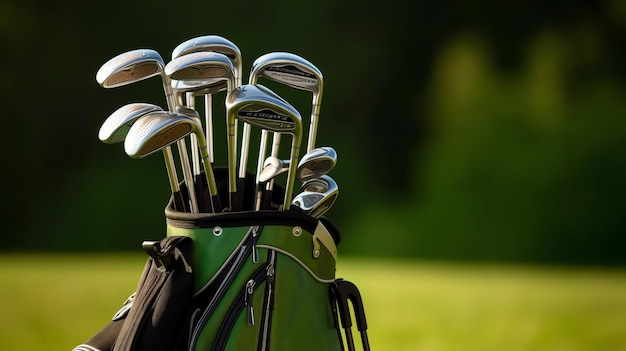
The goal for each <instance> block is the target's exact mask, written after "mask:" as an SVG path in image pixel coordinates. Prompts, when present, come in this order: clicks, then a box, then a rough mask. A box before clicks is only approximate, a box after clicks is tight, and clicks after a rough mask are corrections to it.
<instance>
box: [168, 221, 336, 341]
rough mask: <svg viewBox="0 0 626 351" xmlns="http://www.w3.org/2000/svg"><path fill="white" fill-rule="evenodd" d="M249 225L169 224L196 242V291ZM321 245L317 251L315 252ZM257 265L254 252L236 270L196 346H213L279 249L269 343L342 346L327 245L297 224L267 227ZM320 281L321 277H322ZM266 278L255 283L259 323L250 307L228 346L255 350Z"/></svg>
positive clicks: (172, 232) (259, 243)
mask: <svg viewBox="0 0 626 351" xmlns="http://www.w3.org/2000/svg"><path fill="white" fill-rule="evenodd" d="M249 229H250V227H248V226H245V227H225V228H222V232H221V234H220V235H219V236H217V235H215V234H214V231H213V228H194V229H183V228H176V227H173V226H171V225H168V231H167V233H168V236H172V235H186V236H190V237H191V238H193V240H194V250H195V252H194V259H195V262H196V267H195V270H194V272H195V274H196V289H200V288H201V287H202V286H204V285H205V284H206V283H207V282H208V281H209V280H210V279H211V277H213V276H214V275H215V274H216V273H217V272H218V270H219V268H220V267H221V266H222V264H223V263H224V262H225V261H226V260H227V259H228V257H229V256H230V255H231V253H232V252H233V251H234V250H236V248H237V246H238V245H239V244H240V243H241V241H242V239H243V238H244V237H245V235H246V233H248V231H249ZM315 249H319V250H320V252H319V255H317V257H315V256H316V254H315V253H314V251H315ZM257 251H258V253H259V263H253V262H252V258H251V255H250V256H248V257H247V258H246V262H245V263H244V265H243V267H242V268H241V269H240V271H239V272H238V273H237V276H236V278H235V280H234V281H233V284H232V285H231V287H230V288H229V289H228V291H227V292H226V294H225V295H224V297H223V299H222V300H221V301H220V303H219V305H218V307H217V309H216V310H215V312H214V313H213V314H212V315H211V317H210V318H209V320H208V322H207V323H206V325H205V326H204V328H203V329H202V332H201V334H200V336H199V338H198V341H197V343H196V348H195V349H196V350H198V351H199V350H211V348H212V347H213V343H214V341H215V339H216V337H217V334H218V332H219V330H220V326H221V325H222V324H223V322H224V318H225V317H226V315H227V313H228V311H229V309H230V308H231V307H232V306H233V304H234V303H235V300H236V299H237V298H238V297H239V296H240V293H241V291H242V289H244V287H245V285H246V283H247V282H248V281H249V280H250V277H251V276H252V275H253V273H254V272H255V271H256V270H257V269H259V267H261V265H262V264H263V263H264V262H266V261H267V259H268V257H269V255H268V253H269V252H270V251H275V252H277V254H276V261H275V278H274V309H273V311H271V313H272V314H271V316H272V320H271V326H270V345H269V349H270V350H272V351H281V350H331V351H332V350H340V349H341V346H340V341H339V339H338V337H337V330H336V329H335V328H334V326H333V322H332V318H333V316H332V310H331V307H330V302H329V285H330V283H331V282H332V281H333V280H334V278H335V260H334V258H333V255H332V254H331V253H330V252H329V251H328V250H327V249H326V247H325V246H324V245H320V244H319V243H317V245H314V241H313V234H312V233H310V232H307V231H305V230H302V229H301V228H300V227H297V228H296V230H294V227H293V226H286V225H285V226H281V225H271V226H265V227H264V228H263V231H262V232H261V234H260V236H259V238H258V241H257ZM320 280H321V281H320ZM267 284H268V283H267V282H263V283H262V284H259V285H257V286H256V289H255V292H254V295H253V299H254V305H253V306H254V315H255V323H254V325H253V326H249V325H248V321H247V313H248V312H247V309H246V308H244V309H243V310H242V312H241V313H240V314H239V316H238V317H237V320H236V322H235V325H234V327H233V329H232V331H231V335H230V337H229V339H228V343H227V344H226V350H256V349H257V344H258V342H259V335H260V328H261V325H262V323H263V316H264V301H265V295H266V288H267Z"/></svg>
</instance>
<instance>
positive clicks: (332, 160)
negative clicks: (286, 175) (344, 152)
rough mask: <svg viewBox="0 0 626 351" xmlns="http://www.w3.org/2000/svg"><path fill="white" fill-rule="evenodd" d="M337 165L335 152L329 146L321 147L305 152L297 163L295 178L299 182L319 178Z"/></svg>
mask: <svg viewBox="0 0 626 351" xmlns="http://www.w3.org/2000/svg"><path fill="white" fill-rule="evenodd" d="M335 164H337V152H336V151H335V149H333V148H332V147H330V146H322V147H318V148H315V149H313V150H311V151H309V152H307V153H306V154H305V155H304V156H303V157H302V159H301V160H300V162H299V163H298V168H297V172H298V173H297V176H298V179H299V180H300V181H301V182H306V181H307V180H309V179H313V178H319V177H320V176H322V175H325V174H327V173H328V172H330V171H331V170H332V169H333V168H334V167H335Z"/></svg>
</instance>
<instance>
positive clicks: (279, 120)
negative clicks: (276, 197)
mask: <svg viewBox="0 0 626 351" xmlns="http://www.w3.org/2000/svg"><path fill="white" fill-rule="evenodd" d="M226 111H227V116H228V117H227V120H228V123H227V126H228V148H229V150H233V149H234V148H235V147H236V142H235V139H234V132H235V125H236V119H240V120H241V121H243V122H245V123H247V124H249V125H251V126H256V127H259V128H262V129H266V130H269V131H271V132H275V133H288V134H291V135H292V143H291V155H290V159H289V162H290V167H289V171H288V175H287V179H288V180H287V186H286V187H285V200H284V202H283V210H288V209H289V207H290V206H291V197H292V193H293V187H291V186H289V184H293V179H294V178H295V175H296V174H295V169H294V168H295V165H296V164H297V163H298V156H299V150H300V143H301V140H302V117H301V116H300V113H299V112H298V111H297V110H296V109H295V108H294V107H293V106H291V105H290V104H289V103H288V102H287V101H285V100H284V99H283V98H281V97H280V96H278V95H277V94H276V93H274V92H273V91H271V90H270V89H268V88H267V87H265V86H263V85H260V84H256V85H252V84H246V85H242V86H241V87H238V88H236V89H235V90H233V91H232V92H231V93H230V94H228V97H227V98H226ZM229 155H231V151H229ZM235 163H236V160H234V159H230V158H229V165H228V168H229V184H230V185H229V193H230V194H229V195H230V196H229V197H230V199H231V205H233V200H235V201H237V200H236V199H234V198H235V197H237V198H240V197H241V196H237V194H236V193H237V186H236V184H235V177H236V175H235V172H233V169H234V166H235ZM242 195H243V194H242ZM234 205H236V206H237V207H235V209H238V208H239V204H236V203H235V204H234ZM256 207H257V209H260V204H259V203H258V202H257V206H256Z"/></svg>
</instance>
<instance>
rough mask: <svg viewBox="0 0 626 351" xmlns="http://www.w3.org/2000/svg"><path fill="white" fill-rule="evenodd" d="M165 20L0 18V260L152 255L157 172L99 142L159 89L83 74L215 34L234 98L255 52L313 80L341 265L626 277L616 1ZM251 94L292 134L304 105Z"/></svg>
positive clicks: (230, 13) (8, 8)
mask: <svg viewBox="0 0 626 351" xmlns="http://www.w3.org/2000/svg"><path fill="white" fill-rule="evenodd" d="M179 5H185V6H176V7H175V8H172V3H171V2H165V1H151V2H147V1H143V0H139V1H135V2H131V3H127V2H121V1H113V2H106V3H104V2H102V3H97V4H93V6H88V7H85V6H84V5H83V3H80V2H78V1H75V0H61V1H57V2H54V3H51V2H45V1H36V0H27V1H15V0H8V1H5V2H3V3H2V4H1V5H0V9H1V11H0V38H1V40H2V43H3V45H2V48H3V55H2V58H1V60H2V61H1V62H3V63H4V65H3V66H4V67H5V70H4V83H5V84H2V85H0V89H2V90H1V94H0V99H2V103H3V106H4V112H3V113H2V115H1V116H2V117H1V118H2V121H3V130H4V133H3V134H4V137H5V141H6V143H5V144H4V147H3V148H2V156H3V157H2V159H3V160H4V167H3V172H2V175H1V177H2V187H1V188H0V189H1V190H0V191H1V193H0V199H1V201H2V208H3V209H4V210H3V212H2V223H3V224H4V229H3V230H2V241H1V243H2V244H0V249H2V250H63V251H71V250H138V248H139V245H140V243H141V241H142V240H144V239H154V238H160V237H162V236H163V235H164V234H165V232H164V215H163V209H164V207H165V205H166V203H167V200H168V198H169V194H168V186H167V180H166V175H165V169H164V167H163V161H162V158H161V157H158V156H154V157H148V158H146V159H144V160H141V161H137V160H131V159H129V158H128V157H127V156H126V155H125V154H124V152H123V147H121V146H120V145H105V144H102V143H101V142H99V140H98V138H97V133H98V129H99V126H100V125H101V123H102V122H103V121H104V120H105V119H106V117H107V116H108V115H109V114H110V113H112V112H113V111H114V110H115V109H117V108H118V107H120V106H122V105H124V104H126V103H129V102H136V101H149V102H152V103H157V104H161V105H165V100H164V97H163V92H162V87H161V84H160V82H157V81H155V80H158V78H155V79H154V80H147V81H144V82H140V83H137V84H133V85H130V86H126V87H122V88H118V89H110V90H105V89H102V88H101V87H99V86H98V85H97V83H96V82H95V73H96V71H97V69H98V68H99V67H100V66H101V65H102V64H103V63H104V62H105V61H106V60H108V59H109V58H111V57H113V56H115V55H117V54H119V53H122V52H124V51H127V50H131V49H136V48H144V47H147V48H153V49H155V50H157V51H158V52H160V53H161V55H162V56H163V57H164V59H165V60H166V61H169V58H170V56H169V55H170V53H171V50H172V49H173V48H174V47H175V46H176V45H178V44H179V43H181V42H182V41H184V40H186V39H189V38H192V37H196V36H200V35H206V34H217V35H221V36H224V37H225V38H228V39H230V40H231V41H233V42H235V43H236V44H237V45H238V46H239V47H240V49H241V50H242V53H243V59H244V68H245V69H246V70H245V72H246V75H244V80H246V79H247V70H248V69H249V67H250V66H251V64H252V61H253V60H254V59H255V58H256V57H258V56H260V55H262V54H264V53H267V52H270V51H290V52H293V53H296V54H298V55H301V56H302V57H304V58H306V59H308V60H310V61H311V62H313V63H314V64H315V65H316V66H317V67H319V68H320V69H321V71H322V72H323V74H324V83H325V85H324V96H323V99H322V110H321V116H320V123H319V130H318V139H317V145H318V146H323V145H330V146H333V147H334V148H335V149H336V150H337V152H338V155H339V159H338V164H337V167H336V168H335V169H334V170H333V171H332V172H331V174H330V175H331V176H332V177H333V178H334V179H335V180H336V181H337V182H338V184H339V186H340V196H339V199H338V201H337V203H336V204H335V206H334V207H333V208H332V209H331V210H330V211H329V212H328V217H330V218H331V219H332V220H333V221H334V222H335V223H336V224H337V225H338V226H339V227H340V228H341V230H342V234H343V239H342V243H341V245H340V253H341V254H344V255H348V254H353V255H357V254H358V255H374V256H394V257H414V258H426V259H454V260H494V261H528V262H556V263H577V264H612V265H624V264H626V255H624V253H623V248H624V247H625V244H626V239H625V235H624V234H625V230H624V229H625V228H626V219H625V218H626V217H625V216H623V215H622V213H621V212H622V211H623V210H624V208H625V206H624V201H625V200H624V199H625V198H626V119H625V118H624V117H625V111H626V99H624V95H625V92H626V89H625V88H626V87H625V82H626V77H625V71H624V65H623V59H624V54H625V50H624V48H625V45H624V43H625V41H624V34H625V30H626V3H624V2H623V1H620V0H606V1H597V2H586V1H568V2H565V1H557V2H548V3H546V2H540V1H509V2H504V3H503V2H496V1H482V2H465V1H460V2H447V1H437V2H431V1H418V2H411V1H402V0H394V1H373V2H367V3H363V2H357V1H352V0H347V1H317V2H315V3H314V4H313V3H306V4H305V3H295V2H289V1H280V0H274V1H268V2H264V3H260V2H239V3H237V4H236V5H238V6H234V5H233V4H232V3H227V2H208V1H204V2H195V3H191V4H190V3H184V4H182V3H181V4H179ZM266 85H268V86H270V87H271V88H272V89H275V91H277V92H278V93H279V94H281V95H283V96H284V97H285V98H286V99H287V100H289V101H290V102H292V103H293V104H294V105H295V106H296V107H298V108H301V113H302V115H303V116H308V114H309V111H310V110H309V109H310V101H311V95H310V93H307V92H294V91H290V90H289V89H281V88H280V87H277V86H273V85H271V84H269V83H268V84H266ZM221 99H223V96H220V95H217V96H216V97H215V98H214V104H215V105H216V110H215V112H214V116H220V115H223V106H220V104H219V103H218V102H220V101H222V100H221ZM220 108H222V110H221V111H220ZM218 126H219V125H218ZM217 128H219V127H216V131H217V130H219V129H217ZM216 133H218V132H216ZM223 134H225V133H223ZM216 143H217V144H216V152H218V154H219V153H220V152H221V153H222V154H224V155H225V150H226V144H225V142H223V141H221V140H220V139H219V137H218V138H217V140H216ZM251 155H256V153H254V152H251ZM253 159H254V158H251V161H250V162H249V165H250V167H251V168H252V167H253V165H254V164H256V160H253ZM222 161H223V159H219V158H218V160H217V161H216V162H217V163H218V164H219V163H220V162H222ZM222 164H225V161H223V162H222Z"/></svg>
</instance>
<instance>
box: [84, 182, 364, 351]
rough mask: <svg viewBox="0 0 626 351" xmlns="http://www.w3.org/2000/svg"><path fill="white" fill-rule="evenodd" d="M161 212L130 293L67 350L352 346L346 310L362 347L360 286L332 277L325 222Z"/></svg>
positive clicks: (290, 215)
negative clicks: (161, 233)
mask: <svg viewBox="0 0 626 351" xmlns="http://www.w3.org/2000/svg"><path fill="white" fill-rule="evenodd" d="M249 188H252V187H249ZM280 196H281V194H280V191H277V194H276V198H277V199H278V200H279V201H280ZM165 215H166V227H167V236H166V237H165V238H164V239H162V240H160V241H148V242H144V244H143V248H144V251H145V252H146V253H148V255H149V256H150V257H149V258H148V261H147V263H146V267H145V269H144V272H143V274H142V277H141V279H140V282H139V286H138V288H137V292H136V293H135V294H134V295H133V296H132V297H131V298H130V299H129V300H128V301H127V303H126V304H125V305H124V306H123V307H122V309H121V310H120V311H119V312H118V313H117V314H116V315H115V316H114V318H113V320H112V321H111V322H110V323H109V324H108V325H107V326H106V327H104V328H103V329H102V330H101V331H100V332H99V333H97V334H96V335H94V336H93V337H92V338H91V339H89V340H88V341H86V342H85V343H83V344H81V345H80V346H78V347H76V348H75V349H74V351H96V350H100V351H105V350H112V351H130V350H166V351H170V350H176V351H179V350H188V351H200V350H203V351H204V350H272V351H280V350H345V349H346V347H347V349H348V350H354V341H353V336H352V332H351V328H352V320H351V316H352V315H353V316H354V317H355V320H356V326H357V329H358V331H359V333H360V336H361V340H362V344H363V349H364V350H369V341H368V339H367V323H366V319H365V312H364V309H363V304H362V301H361V296H360V294H359V292H358V289H357V288H356V286H355V285H354V284H352V283H350V282H348V281H345V280H342V279H337V278H336V277H335V267H336V266H335V265H336V259H337V244H338V243H339V241H340V234H339V231H338V230H337V228H336V227H335V226H334V225H333V224H332V222H331V221H329V220H328V219H326V218H324V217H321V218H313V217H310V216H308V215H306V214H304V213H300V212H297V211H276V210H263V211H241V212H224V213H219V214H208V213H200V214H198V213H195V214H193V213H183V212H177V211H175V210H174V209H173V207H172V204H171V203H170V205H169V206H168V207H167V208H166V210H165ZM350 306H352V311H351V310H350Z"/></svg>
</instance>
